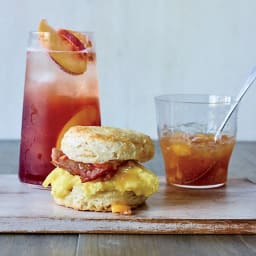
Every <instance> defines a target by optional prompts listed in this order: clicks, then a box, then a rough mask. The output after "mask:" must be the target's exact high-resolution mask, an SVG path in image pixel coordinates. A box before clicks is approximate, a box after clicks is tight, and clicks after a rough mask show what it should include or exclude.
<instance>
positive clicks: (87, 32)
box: [28, 29, 95, 35]
mask: <svg viewBox="0 0 256 256" xmlns="http://www.w3.org/2000/svg"><path fill="white" fill-rule="evenodd" d="M66 30H70V31H71V29H66ZM72 31H74V32H77V33H81V34H84V35H89V34H92V35H93V34H95V32H94V31H85V30H72ZM46 33H47V34H50V33H51V32H47V31H44V32H42V31H36V30H30V31H29V32H28V34H29V35H33V34H35V35H36V34H46Z"/></svg>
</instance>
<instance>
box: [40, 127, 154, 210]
mask: <svg viewBox="0 0 256 256" xmlns="http://www.w3.org/2000/svg"><path fill="white" fill-rule="evenodd" d="M154 151H155V150H154V143H153V141H152V140H151V139H150V137H149V136H147V135H145V134H143V133H139V132H136V131H133V130H128V129H121V128H113V127H104V126H102V127H100V126H73V127H71V128H70V129H69V130H68V131H67V132H66V133H65V134H64V136H63V138H62V141H61V148H60V149H57V148H53V150H52V156H51V157H52V163H53V164H54V165H55V166H56V168H55V169H54V170H53V171H52V172H51V173H50V174H49V175H48V176H47V178H46V179H45V181H44V182H43V186H44V187H48V186H50V185H51V194H52V196H53V198H54V201H55V202H56V203H57V204H59V205H63V206H66V207H70V208H73V209H77V210H88V211H112V212H115V213H121V214H131V210H132V209H133V208H136V207H138V206H140V205H142V204H143V203H144V202H145V201H146V199H147V198H148V197H149V196H150V195H152V194H153V193H155V192H156V191H157V190H158V186H159V181H158V178H157V176H156V175H155V174H154V173H153V172H152V171H150V170H148V169H147V168H145V167H144V166H142V165H141V164H140V163H141V162H146V161H148V160H150V159H152V158H153V156H154Z"/></svg>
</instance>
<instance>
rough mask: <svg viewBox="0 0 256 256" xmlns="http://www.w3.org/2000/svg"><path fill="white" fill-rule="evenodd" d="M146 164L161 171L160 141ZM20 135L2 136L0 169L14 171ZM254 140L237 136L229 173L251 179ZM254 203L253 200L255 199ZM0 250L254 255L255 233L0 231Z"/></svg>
mask: <svg viewBox="0 0 256 256" xmlns="http://www.w3.org/2000/svg"><path fill="white" fill-rule="evenodd" d="M156 149H157V151H156V156H155V158H154V159H153V160H152V161H150V162H148V163H147V166H148V167H149V168H151V169H152V170H154V171H155V172H156V173H157V174H158V175H160V176H161V175H164V169H163V163H162V159H161V155H160V150H159V144H158V143H157V142H156ZM18 154H19V141H0V174H8V173H9V174H17V170H18ZM255 156H256V142H238V143H237V144H236V146H235V150H234V152H233V155H232V159H231V163H230V170H229V177H230V178H239V179H245V178H250V179H252V180H253V179H255V177H256V157H255ZM254 204H255V203H254ZM0 247H1V250H0V255H4V256H6V255H8V256H9V255H11V256H12V255H15V256H16V255H21V256H23V255H38V256H41V255H49V256H53V255H54V256H56V255H62V256H67V255H68V256H70V255H74V256H78V255H79V256H80V255H93V256H95V255H96V256H97V255H99V256H101V255H102V256H103V255H107V256H108V255H125V256H126V255H139V256H144V255H156V256H159V255H172V256H183V255H191V256H205V255H207V256H208V255H211V256H212V255H213V256H214V255H216V256H219V255H221V256H228V255H232V256H255V255H256V235H166V234H165V235H145V234H144V235H135V234H133V235H128V234H79V233H76V234H61V233H59V234H27V233H26V234H17V233H11V234H10V233H2V234H0Z"/></svg>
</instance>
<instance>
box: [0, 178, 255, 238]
mask: <svg viewBox="0 0 256 256" xmlns="http://www.w3.org/2000/svg"><path fill="white" fill-rule="evenodd" d="M255 198H256V184H254V183H252V182H250V181H248V180H246V179H244V180H241V179H232V180H230V181H229V183H228V185H227V186H226V187H222V188H218V189H209V190H191V189H182V188H176V187H173V186H168V185H166V183H165V179H164V177H161V178H160V189H159V191H158V192H157V193H155V194H154V195H153V196H152V197H150V198H149V199H148V200H147V203H146V204H145V205H144V206H142V207H140V208H138V209H137V210H135V211H134V213H133V215H131V216H124V215H119V214H112V213H102V212H82V211H76V210H73V209H69V208H65V207H62V206H58V205H56V204H55V203H54V202H53V199H52V197H51V195H50V191H49V190H44V189H37V188H33V187H31V186H29V185H25V184H22V183H20V182H19V180H18V178H17V175H0V201H1V208H0V232H44V233H48V232H51V233H56V232H57V233H60V232H61V233H77V232H79V233H125V234H127V233H130V234H132V233H133V234H134V233H135V234H136V233H138V234H147V233H148V234H250V233H252V234H253V233H256V204H255Z"/></svg>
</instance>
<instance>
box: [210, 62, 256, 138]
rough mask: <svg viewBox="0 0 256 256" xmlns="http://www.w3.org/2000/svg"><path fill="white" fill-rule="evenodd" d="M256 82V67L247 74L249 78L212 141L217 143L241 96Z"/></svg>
mask: <svg viewBox="0 0 256 256" xmlns="http://www.w3.org/2000/svg"><path fill="white" fill-rule="evenodd" d="M255 80H256V66H255V67H254V68H253V69H252V71H251V73H250V74H249V76H248V77H247V79H246V81H245V83H244V86H243V87H242V88H241V90H240V91H239V93H238V95H237V97H236V99H235V102H234V104H233V105H232V106H231V108H230V110H229V111H228V113H227V115H226V116H225V118H224V120H223V122H222V123H221V125H220V126H219V128H218V130H217V132H216V133H215V136H214V139H215V141H217V139H218V137H219V135H220V133H221V132H222V131H223V129H224V127H225V125H226V123H227V122H228V120H229V119H230V117H231V115H232V114H233V112H234V111H235V109H236V108H237V106H238V104H239V103H240V101H241V99H242V98H243V96H244V95H245V93H246V92H247V90H248V89H249V88H250V86H251V85H252V84H253V83H254V81H255Z"/></svg>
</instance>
